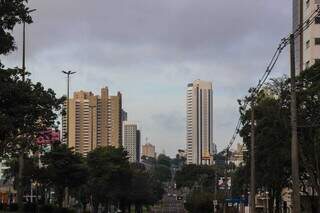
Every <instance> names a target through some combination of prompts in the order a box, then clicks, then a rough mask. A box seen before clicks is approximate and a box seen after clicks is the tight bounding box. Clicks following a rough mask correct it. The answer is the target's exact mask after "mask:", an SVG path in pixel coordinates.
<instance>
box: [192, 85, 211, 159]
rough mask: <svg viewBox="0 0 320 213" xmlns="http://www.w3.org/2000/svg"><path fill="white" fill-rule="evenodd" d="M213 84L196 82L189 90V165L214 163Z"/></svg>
mask: <svg viewBox="0 0 320 213" xmlns="http://www.w3.org/2000/svg"><path fill="white" fill-rule="evenodd" d="M212 96H213V95H212V83H211V82H208V81H201V80H196V81H194V82H193V83H190V84H188V88H187V103H186V105H187V107H186V108H187V163H188V164H197V165H201V164H209V165H210V164H212V163H213V136H212V134H213V133H212V132H213V124H212V114H213V113H212V111H213V109H212Z"/></svg>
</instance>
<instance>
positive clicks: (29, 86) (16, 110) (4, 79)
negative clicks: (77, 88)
mask: <svg viewBox="0 0 320 213" xmlns="http://www.w3.org/2000/svg"><path fill="white" fill-rule="evenodd" d="M63 100H64V99H63V98H60V99H58V98H56V94H55V93H54V91H53V90H52V89H47V90H46V89H44V87H43V86H42V84H41V83H39V82H38V83H33V82H31V80H30V79H27V80H26V81H22V79H21V70H20V69H1V70H0V103H1V107H0V157H1V158H2V159H4V158H6V159H10V158H18V157H19V174H21V175H22V174H23V157H24V156H25V155H26V154H30V152H35V151H36V150H37V149H38V148H39V147H38V146H37V145H36V143H35V139H36V137H37V135H38V134H39V132H41V131H43V130H46V129H47V128H49V127H53V126H54V125H55V121H56V119H57V117H58V116H57V112H59V111H60V110H61V107H62V103H63ZM19 179H21V181H19V184H18V185H17V191H18V193H17V194H18V203H19V206H20V209H22V207H23V205H22V177H19Z"/></svg>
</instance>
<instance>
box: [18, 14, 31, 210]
mask: <svg viewBox="0 0 320 213" xmlns="http://www.w3.org/2000/svg"><path fill="white" fill-rule="evenodd" d="M34 11H36V10H35V9H33V10H29V11H27V13H32V12H34ZM22 27H23V29H22V81H23V82H24V81H25V80H26V23H25V21H23V22H22ZM18 160H19V169H18V186H19V187H18V189H19V190H18V192H17V201H18V206H19V212H22V211H23V201H22V200H23V192H22V188H23V181H22V179H23V170H24V150H21V151H20V153H19V158H18Z"/></svg>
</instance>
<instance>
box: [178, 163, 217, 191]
mask: <svg viewBox="0 0 320 213" xmlns="http://www.w3.org/2000/svg"><path fill="white" fill-rule="evenodd" d="M215 174H216V171H215V169H214V168H213V167H212V166H208V165H194V164H188V165H185V166H184V167H183V168H182V170H181V171H177V173H176V176H175V181H176V184H177V188H178V189H179V188H182V187H187V188H189V189H193V188H195V187H200V189H201V190H202V191H209V192H214V188H215V187H214V181H213V180H215Z"/></svg>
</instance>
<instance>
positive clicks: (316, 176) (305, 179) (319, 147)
mask: <svg viewBox="0 0 320 213" xmlns="http://www.w3.org/2000/svg"><path fill="white" fill-rule="evenodd" d="M319 72H320V64H319V63H316V64H315V65H314V66H312V67H311V68H309V69H307V70H305V71H304V72H302V73H301V75H300V76H299V77H298V79H297V80H298V86H299V87H298V92H297V97H298V127H299V129H298V130H299V135H298V137H299V145H300V153H299V154H300V159H301V163H302V164H301V165H300V168H301V169H300V170H301V173H302V175H301V176H302V178H301V179H302V185H303V189H304V190H303V191H304V193H305V194H307V196H308V197H309V198H310V200H311V203H312V211H313V212H319V211H320V196H318V199H316V197H317V196H316V195H315V194H318V195H319V194H320V163H319V162H320V154H319V153H320V122H319V121H320V75H319ZM308 187H309V188H310V187H311V188H312V190H311V191H312V193H311V194H309V193H308V192H307V191H308V190H306V189H307V188H308ZM309 191H310V190H309Z"/></svg>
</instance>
